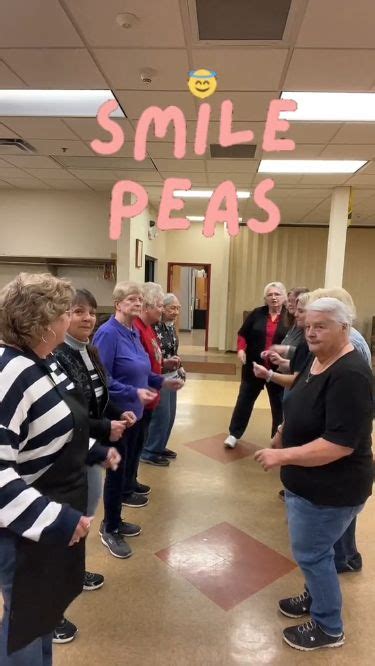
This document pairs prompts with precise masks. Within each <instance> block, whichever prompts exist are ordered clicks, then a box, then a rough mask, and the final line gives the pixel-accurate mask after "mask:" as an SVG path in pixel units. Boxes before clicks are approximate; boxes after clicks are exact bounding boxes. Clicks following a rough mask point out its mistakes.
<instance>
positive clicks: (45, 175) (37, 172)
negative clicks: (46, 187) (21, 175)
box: [25, 167, 75, 181]
mask: <svg viewBox="0 0 375 666" xmlns="http://www.w3.org/2000/svg"><path fill="white" fill-rule="evenodd" d="M25 171H27V173H29V174H30V176H34V177H35V178H40V179H41V180H44V181H48V180H49V179H50V178H52V179H53V180H69V181H74V180H75V178H74V177H73V176H72V174H71V173H69V172H68V171H65V169H33V168H32V167H28V168H27V169H25Z"/></svg>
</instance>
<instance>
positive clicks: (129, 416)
mask: <svg viewBox="0 0 375 666" xmlns="http://www.w3.org/2000/svg"><path fill="white" fill-rule="evenodd" d="M121 420H122V421H125V424H126V426H125V427H126V428H131V426H133V425H134V423H136V422H137V417H136V415H135V414H134V412H123V413H122V414H121Z"/></svg>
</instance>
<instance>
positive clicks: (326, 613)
mask: <svg viewBox="0 0 375 666" xmlns="http://www.w3.org/2000/svg"><path fill="white" fill-rule="evenodd" d="M285 501H286V506H287V510H288V525H289V534H290V541H291V546H292V551H293V555H294V558H295V560H296V562H297V564H298V566H299V567H300V569H301V570H302V572H303V574H304V576H305V581H306V588H307V589H308V591H309V592H310V595H311V598H312V604H311V611H310V614H311V617H312V618H313V620H315V622H316V623H317V624H318V625H319V626H320V627H321V628H322V629H323V631H325V632H326V633H327V634H330V635H331V636H339V635H340V634H341V633H342V632H343V624H342V619H341V607H342V597H341V590H340V584H339V579H338V575H337V572H336V567H335V559H334V558H335V551H334V544H335V543H336V541H338V539H340V537H341V536H342V535H343V534H344V532H345V531H346V529H347V528H348V526H349V525H350V523H351V522H352V520H353V519H354V518H355V517H356V515H357V514H358V513H359V512H360V511H361V510H362V509H363V506H364V505H363V504H362V505H361V506H343V507H341V506H322V505H318V504H313V503H312V502H309V501H308V500H306V499H304V498H303V497H299V496H298V495H294V494H293V493H291V492H290V491H288V490H286V491H285Z"/></svg>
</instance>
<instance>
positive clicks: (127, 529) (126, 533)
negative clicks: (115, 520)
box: [99, 520, 142, 537]
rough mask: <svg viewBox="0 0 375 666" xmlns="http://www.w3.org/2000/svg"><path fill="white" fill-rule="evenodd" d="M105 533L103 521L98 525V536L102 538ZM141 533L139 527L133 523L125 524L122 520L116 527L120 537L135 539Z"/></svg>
mask: <svg viewBox="0 0 375 666" xmlns="http://www.w3.org/2000/svg"><path fill="white" fill-rule="evenodd" d="M103 532H105V527H104V520H102V522H101V523H100V527H99V534H100V536H102V534H103ZM141 532H142V528H141V527H140V525H134V524H133V523H126V522H125V521H124V520H121V522H120V525H119V526H118V533H119V534H120V535H121V536H122V537H135V536H138V534H140V533H141Z"/></svg>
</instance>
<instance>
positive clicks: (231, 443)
mask: <svg viewBox="0 0 375 666" xmlns="http://www.w3.org/2000/svg"><path fill="white" fill-rule="evenodd" d="M236 444H237V438H236V437H233V435H228V437H227V438H226V439H225V440H224V446H225V448H226V449H235V448H236Z"/></svg>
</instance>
